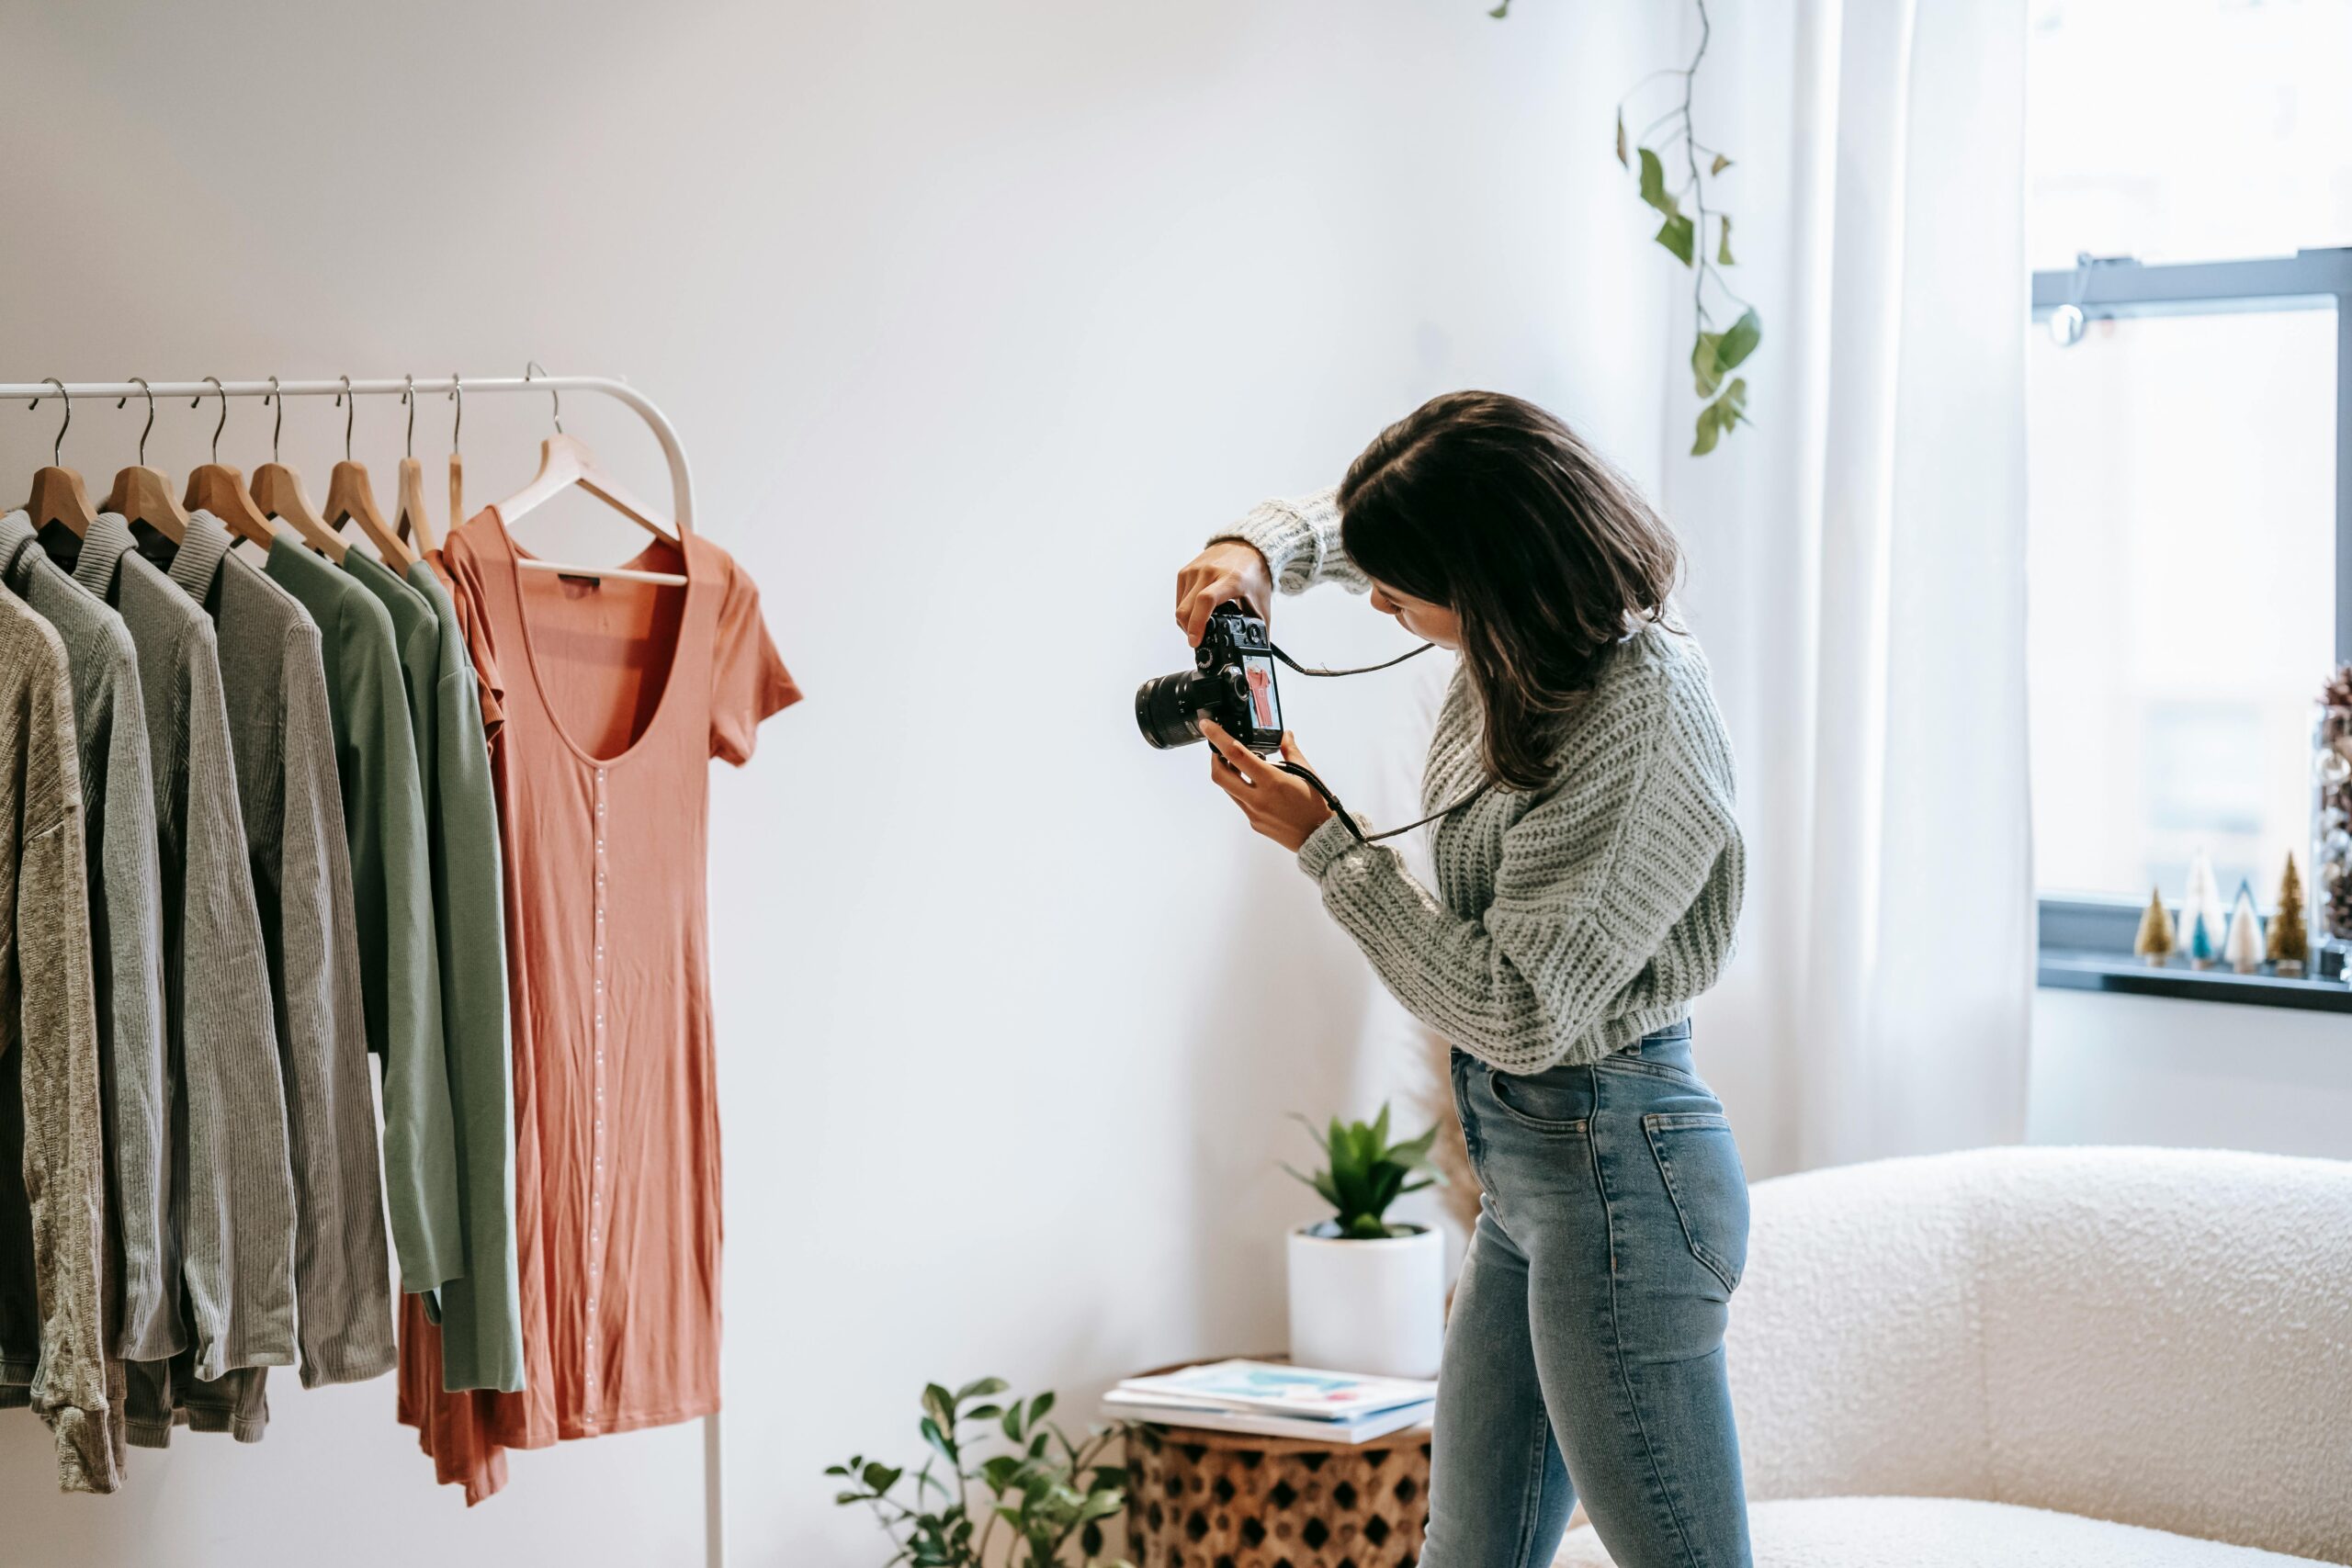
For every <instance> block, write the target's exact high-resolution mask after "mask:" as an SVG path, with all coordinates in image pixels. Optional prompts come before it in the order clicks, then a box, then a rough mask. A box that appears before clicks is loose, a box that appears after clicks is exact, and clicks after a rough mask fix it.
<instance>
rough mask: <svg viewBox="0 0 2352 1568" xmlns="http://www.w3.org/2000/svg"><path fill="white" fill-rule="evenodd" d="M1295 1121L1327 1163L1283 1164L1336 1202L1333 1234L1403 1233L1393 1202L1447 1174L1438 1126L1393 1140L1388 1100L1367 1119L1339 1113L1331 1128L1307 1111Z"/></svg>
mask: <svg viewBox="0 0 2352 1568" xmlns="http://www.w3.org/2000/svg"><path fill="white" fill-rule="evenodd" d="M1296 1120H1297V1122H1298V1123H1299V1125H1300V1126H1302V1127H1305V1128H1306V1131H1307V1132H1308V1134H1311V1135H1312V1136H1313V1137H1314V1139H1315V1142H1316V1144H1317V1146H1319V1147H1320V1148H1321V1149H1322V1151H1323V1161H1324V1163H1323V1166H1322V1168H1320V1169H1318V1170H1317V1171H1316V1172H1315V1174H1313V1175H1312V1176H1310V1175H1308V1174H1307V1173H1306V1172H1305V1171H1303V1170H1300V1169H1299V1168H1297V1167H1295V1166H1293V1165H1289V1164H1284V1165H1283V1169H1284V1170H1287V1171H1289V1172H1290V1173H1291V1174H1292V1175H1293V1176H1295V1177H1296V1178H1298V1179H1300V1180H1301V1181H1304V1182H1306V1184H1307V1185H1308V1186H1309V1187H1312V1188H1314V1189H1315V1190H1316V1191H1317V1192H1318V1193H1320V1194H1321V1195H1322V1198H1323V1201H1325V1202H1326V1203H1329V1204H1330V1205H1331V1219H1330V1227H1331V1229H1330V1234H1332V1235H1339V1236H1343V1237H1345V1238H1346V1239H1348V1240H1350V1241H1378V1240H1381V1239H1382V1238H1384V1237H1386V1236H1391V1235H1397V1234H1398V1233H1397V1231H1395V1230H1394V1229H1392V1228H1391V1227H1390V1226H1389V1224H1388V1221H1387V1218H1386V1216H1387V1213H1388V1205H1389V1204H1391V1203H1394V1202H1395V1201H1397V1199H1399V1198H1402V1197H1404V1196H1405V1195H1406V1194H1407V1193H1408V1192H1419V1190H1421V1189H1423V1188H1425V1187H1435V1186H1437V1185H1439V1184H1440V1183H1441V1182H1442V1181H1444V1179H1445V1173H1444V1172H1442V1171H1441V1170H1440V1169H1438V1168H1437V1162H1436V1160H1435V1159H1434V1158H1433V1157H1432V1156H1431V1154H1430V1150H1431V1149H1432V1148H1433V1147H1434V1146H1435V1145H1436V1143H1437V1134H1438V1130H1437V1129H1436V1128H1435V1127H1431V1128H1430V1130H1429V1131H1428V1132H1426V1133H1423V1134H1421V1135H1420V1136H1419V1137H1418V1138H1408V1139H1406V1140H1405V1141H1404V1142H1403V1143H1401V1144H1392V1143H1390V1142H1389V1141H1388V1107H1387V1106H1385V1105H1383V1106H1382V1107H1381V1108H1380V1114H1379V1115H1378V1116H1377V1117H1375V1118H1374V1120H1372V1121H1371V1122H1341V1121H1340V1119H1339V1118H1338V1117H1336V1116H1334V1117H1332V1118H1331V1127H1330V1131H1329V1132H1328V1133H1327V1132H1320V1131H1317V1128H1316V1125H1315V1123H1314V1122H1309V1121H1308V1120H1307V1119H1306V1117H1304V1116H1301V1117H1298V1118H1297V1119H1296Z"/></svg>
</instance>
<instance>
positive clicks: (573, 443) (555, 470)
mask: <svg viewBox="0 0 2352 1568" xmlns="http://www.w3.org/2000/svg"><path fill="white" fill-rule="evenodd" d="M533 371H537V372H538V374H540V375H542V376H544V375H546V374H547V372H546V371H544V370H539V367H538V364H537V361H533V362H532V364H531V365H530V366H528V367H526V369H525V370H524V373H523V379H525V380H526V381H527V380H529V379H530V378H531V373H532V372H533ZM548 396H549V397H552V398H554V399H555V410H556V412H555V434H553V435H550V436H548V438H547V439H546V440H545V441H542V442H540V443H539V471H538V473H537V476H536V477H535V478H533V479H532V480H531V482H530V483H529V484H526V485H525V486H524V487H523V488H522V489H521V490H519V491H515V493H514V494H513V495H511V496H509V497H507V498H506V499H505V500H504V501H502V502H499V503H498V515H499V517H500V518H501V519H502V520H503V521H505V522H508V523H512V522H514V521H515V519H516V518H517V517H520V516H522V515H523V514H524V513H527V512H529V511H531V510H532V509H533V508H534V507H537V506H539V505H541V504H543V503H545V502H548V501H549V500H550V499H552V498H553V497H555V496H557V495H560V494H561V493H562V492H563V491H567V490H569V489H571V487H572V486H573V485H578V486H579V487H580V488H581V489H582V490H584V491H587V492H588V493H589V494H590V495H593V496H594V497H595V498H596V499H597V500H599V501H601V502H604V503H605V505H607V506H609V507H611V508H612V509H613V510H614V511H616V512H617V513H620V514H621V515H622V516H624V517H626V518H628V520H629V521H630V522H632V523H635V524H636V525H638V526H639V527H640V528H643V529H644V530H645V531H646V532H647V533H649V534H650V535H652V536H654V537H655V538H657V539H660V540H662V542H663V543H665V544H668V545H671V546H673V547H675V548H676V549H677V550H678V552H679V554H680V555H681V556H684V553H685V546H684V544H683V543H681V542H680V540H679V537H678V534H677V531H676V525H674V524H673V523H671V522H669V520H668V519H666V518H664V517H663V516H662V514H661V513H658V512H656V511H655V510H654V509H653V508H651V507H650V506H648V505H646V504H645V502H641V501H639V500H638V499H637V498H636V497H635V496H634V495H632V494H630V493H629V491H628V487H627V486H626V485H624V484H622V483H621V482H620V481H619V480H618V479H614V478H613V477H612V476H611V475H610V474H608V473H606V472H605V469H604V467H603V465H601V464H599V463H598V462H597V461H596V455H595V454H594V452H591V451H590V450H588V447H587V446H586V445H585V444H584V443H582V441H581V440H580V439H579V438H578V437H577V436H571V435H566V434H564V433H563V398H562V396H561V394H560V393H557V392H553V391H550V392H549V393H548ZM520 564H521V565H523V566H524V567H526V568H528V569H529V570H533V571H554V572H560V573H562V574H563V575H564V576H566V577H617V578H624V579H626V580H628V581H631V582H659V583H665V584H667V585H669V586H671V587H684V585H685V581H686V580H685V579H684V577H682V576H680V575H679V574H678V573H676V572H673V571H639V570H635V569H634V568H630V567H618V566H568V565H565V564H563V563H561V562H559V561H551V560H544V559H541V558H538V557H537V556H526V557H524V558H522V559H521V562H520Z"/></svg>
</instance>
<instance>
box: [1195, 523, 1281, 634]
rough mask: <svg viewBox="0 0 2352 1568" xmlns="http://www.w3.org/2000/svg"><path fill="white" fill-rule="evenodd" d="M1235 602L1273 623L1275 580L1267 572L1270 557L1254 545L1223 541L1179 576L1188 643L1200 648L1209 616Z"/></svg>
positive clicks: (1261, 618) (1203, 554)
mask: <svg viewBox="0 0 2352 1568" xmlns="http://www.w3.org/2000/svg"><path fill="white" fill-rule="evenodd" d="M1233 599H1238V600H1239V601H1241V603H1243V604H1247V605H1249V606H1250V613H1251V614H1252V615H1256V616H1257V617H1258V618H1259V619H1260V620H1261V621H1265V622H1267V623H1268V624H1269V625H1271V624H1272V621H1273V614H1272V610H1273V603H1274V580H1273V574H1272V573H1271V572H1269V571H1268V570H1266V558H1265V557H1263V556H1261V555H1260V554H1259V553H1258V549H1257V547H1256V546H1254V545H1245V544H1243V543H1242V542H1241V541H1240V540H1238V539H1219V540H1218V541H1217V542H1216V544H1214V545H1211V546H1210V547H1208V548H1207V549H1204V550H1203V551H1202V552H1201V553H1200V554H1199V555H1196V556H1194V557H1193V558H1192V560H1191V561H1189V562H1188V563H1186V565H1185V567H1184V570H1182V571H1180V572H1178V573H1177V574H1176V624H1177V625H1178V626H1182V627H1183V628H1184V640H1185V641H1186V642H1189V643H1191V644H1192V645H1193V647H1195V648H1198V647H1199V646H1200V644H1201V633H1202V631H1203V630H1204V628H1205V627H1206V626H1208V624H1209V616H1210V615H1212V614H1214V613H1215V611H1216V607H1217V606H1218V605H1219V604H1225V603H1226V602H1227V601H1228V600H1233Z"/></svg>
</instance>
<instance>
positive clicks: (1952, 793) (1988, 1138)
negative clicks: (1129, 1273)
mask: <svg viewBox="0 0 2352 1568" xmlns="http://www.w3.org/2000/svg"><path fill="white" fill-rule="evenodd" d="M1713 10H1714V11H1715V12H1716V13H1717V22H1718V29H1717V36H1716V40H1715V43H1716V48H1715V49H1714V50H1713V51H1711V52H1710V55H1709V58H1708V62H1707V64H1706V66H1705V68H1704V70H1703V72H1702V74H1701V76H1700V78H1699V91H1698V99H1699V104H1700V115H1701V120H1700V135H1701V139H1702V141H1707V142H1709V143H1711V144H1713V145H1718V146H1722V147H1723V148H1724V150H1725V151H1726V152H1731V153H1732V154H1733V155H1734V156H1735V157H1736V158H1738V159H1740V160H1741V161H1740V163H1739V164H1737V165H1736V170H1735V174H1733V175H1725V177H1724V181H1723V184H1722V186H1721V191H1720V194H1719V196H1718V197H1717V199H1719V200H1721V201H1722V202H1723V203H1724V204H1725V205H1726V206H1727V207H1728V208H1729V209H1731V210H1732V211H1734V212H1735V213H1736V214H1737V215H1738V216H1739V222H1738V230H1739V233H1740V234H1741V235H1743V236H1752V237H1753V238H1754V242H1755V243H1752V244H1751V245H1750V246H1749V247H1747V250H1746V251H1745V252H1744V253H1743V254H1742V257H1741V264H1742V265H1740V266H1738V267H1736V268H1735V269H1733V282H1734V285H1735V287H1738V288H1741V289H1742V291H1743V292H1744V293H1747V294H1748V295H1749V297H1750V298H1752V299H1756V301H1757V303H1758V307H1759V310H1760V311H1761V313H1762V315H1763V317H1764V322H1765V333H1766V335H1765V345H1764V348H1763V349H1762V350H1761V351H1760V352H1759V354H1758V357H1757V359H1756V360H1755V361H1754V368H1753V372H1752V374H1751V375H1750V382H1751V387H1752V389H1753V390H1752V394H1751V399H1752V405H1753V407H1754V410H1755V414H1756V419H1757V425H1756V427H1755V428H1752V429H1744V430H1741V431H1739V432H1737V433H1736V434H1734V435H1733V436H1732V437H1731V438H1730V439H1729V440H1727V441H1726V442H1725V443H1724V446H1721V447H1720V448H1718V449H1717V451H1716V452H1715V453H1714V454H1713V455H1712V456H1710V457H1703V458H1692V457H1684V456H1681V455H1680V454H1681V453H1683V452H1684V451H1686V450H1687V448H1688V446H1689V443H1690V437H1689V430H1690V423H1691V416H1692V413H1693V411H1694V407H1695V405H1694V404H1693V402H1692V400H1691V397H1690V388H1689V387H1688V386H1687V384H1686V385H1681V386H1678V387H1673V388H1670V389H1669V406H1668V413H1667V420H1668V433H1667V434H1668V452H1669V453H1670V454H1672V456H1669V457H1668V459H1667V462H1666V464H1665V468H1666V476H1665V500H1666V503H1667V506H1668V511H1669V513H1671V515H1672V516H1673V517H1674V518H1675V520H1676V522H1677V524H1678V525H1679V527H1680V528H1681V529H1682V531H1683V533H1684V536H1685V537H1686V540H1687V541H1688V542H1689V544H1690V546H1691V557H1692V559H1691V581H1690V585H1689V589H1688V592H1687V595H1686V602H1685V603H1686V609H1687V612H1688V614H1689V615H1690V617H1691V622H1692V624H1693V627H1694V629H1695V630H1696V631H1697V632H1698V633H1699V635H1700V637H1702V640H1703V641H1704V642H1705V643H1706V645H1707V647H1708V649H1709V650H1710V653H1711V655H1712V657H1713V662H1714V667H1715V671H1716V674H1717V680H1718V688H1719V691H1720V692H1721V694H1722V695H1723V698H1724V705H1725V707H1726V710H1727V712H1728V713H1729V714H1730V716H1731V720H1732V724H1733V728H1734V735H1735V741H1736V745H1737V746H1738V748H1739V752H1740V761H1741V764H1742V815H1743V818H1744V819H1745V822H1746V828H1747V835H1748V840H1749V844H1750V849H1751V856H1752V859H1751V865H1752V872H1751V880H1750V887H1749V893H1750V897H1749V903H1748V907H1747V917H1746V919H1745V920H1744V922H1743V939H1742V945H1743V954H1742V957H1741V960H1740V961H1739V963H1738V964H1736V966H1735V972H1734V974H1733V976H1731V977H1730V978H1729V979H1728V980H1727V982H1726V984H1725V985H1724V987H1722V988H1721V989H1720V990H1719V992H1718V993H1717V994H1716V995H1715V996H1713V997H1712V998H1709V1000H1708V1001H1707V1003H1705V1004H1703V1006H1702V1012H1701V1016H1700V1024H1701V1030H1702V1043H1701V1044H1700V1051H1701V1054H1702V1066H1703V1067H1704V1069H1705V1070H1706V1072H1707V1074H1708V1076H1709V1077H1710V1079H1711V1080H1712V1081H1714V1082H1715V1083H1716V1084H1717V1086H1718V1088H1719V1089H1721V1090H1722V1091H1723V1092H1724V1098H1725V1100H1726V1101H1727V1103H1728V1104H1729V1105H1730V1107H1731V1110H1732V1113H1733V1115H1734V1118H1735V1121H1736V1123H1737V1124H1738V1125H1739V1126H1740V1128H1741V1131H1742V1134H1743V1139H1744V1141H1745V1142H1746V1144H1747V1146H1748V1148H1749V1160H1750V1167H1751V1173H1752V1174H1755V1175H1763V1174H1767V1173H1769V1172H1770V1171H1772V1170H1779V1169H1789V1168H1802V1167H1808V1166H1815V1165H1825V1164H1836V1163H1843V1162H1847V1161H1850V1160H1856V1159H1865V1158H1871V1157H1875V1156H1882V1155H1889V1154H1905V1153H1917V1152H1926V1151H1931V1150H1938V1149H1945V1148H1953V1147H1962V1146H1967V1145H1979V1144H1988V1143H2000V1142H2010V1141H2015V1140H2017V1139H2018V1138H2019V1137H2021V1136H2022V1135H2023V1133H2024V1127H2025V1108H2026V1107H2025V1100H2026V1063H2027V1045H2028V1030H2029V1023H2030V1001H2031V987H2032V983H2033V969H2032V950H2031V949H2032V932H2033V914H2032V896H2033V893H2032V883H2031V866H2030V816H2029V811H2028V800H2027V775H2026V727H2025V578H2024V559H2025V548H2024V526H2025V450H2024V443H2025V425H2024V380H2023V349H2024V333H2025V331H2026V321H2027V306H2028V287H2029V279H2028V276H2027V270H2026V262H2025V248H2024V243H2023V207H2024V189H2025V183H2024V166H2023V165H2024V137H2023V130H2024V127H2023V117H2024V96H2025V95H2024V72H2025V25H2026V24H2025V14H2024V12H2025V7H2024V4H2023V0H1851V3H1849V4H1844V5H1840V4H1838V0H1781V3H1779V4H1772V3H1762V4H1757V5H1753V6H1742V5H1739V4H1737V0H1734V4H1732V5H1730V6H1725V5H1724V4H1722V3H1721V0H1718V3H1717V4H1716V5H1715V6H1713ZM1724 13H1730V14H1728V15H1725V14H1724ZM1711 103H1713V104H1716V105H1718V106H1719V109H1720V116H1721V118H1720V119H1719V120H1717V119H1715V118H1714V117H1713V116H1712V115H1711V114H1710V110H1709V107H1708V106H1709V105H1710V104H1711ZM1711 120H1713V125H1712V127H1711ZM1711 129H1712V130H1713V134H1710V130H1711ZM1718 324H1721V323H1720V322H1718ZM1676 341H1677V343H1678V344H1687V343H1688V342H1689V322H1688V317H1687V313H1686V316H1685V318H1684V320H1683V321H1679V322H1678V323H1677V339H1676Z"/></svg>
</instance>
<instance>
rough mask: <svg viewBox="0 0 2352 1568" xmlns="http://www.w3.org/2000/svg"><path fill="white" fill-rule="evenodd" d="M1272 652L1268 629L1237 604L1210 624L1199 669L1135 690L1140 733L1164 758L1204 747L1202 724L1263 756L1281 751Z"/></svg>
mask: <svg viewBox="0 0 2352 1568" xmlns="http://www.w3.org/2000/svg"><path fill="white" fill-rule="evenodd" d="M1273 650H1274V645H1273V640H1272V638H1271V637H1268V636H1267V635H1266V623H1265V622H1264V621H1261V620H1260V619H1259V618H1258V617H1257V616H1255V615H1251V614H1250V612H1249V611H1248V609H1246V608H1245V607H1243V606H1242V605H1239V604H1219V605H1218V606H1217V607H1216V611H1215V612H1214V613H1213V614H1211V615H1210V616H1209V624H1208V627H1207V629H1206V630H1204V631H1203V632H1202V633H1201V645H1200V647H1199V648H1198V649H1194V650H1193V668H1192V669H1190V670H1180V671H1177V672H1176V673H1175V674H1173V675H1161V676H1159V677H1156V678H1155V679H1153V680H1149V681H1146V682H1144V683H1143V684H1142V685H1140V686H1138V687H1136V728H1138V729H1140V730H1142V731H1143V738H1144V739H1146V740H1148V741H1150V742H1151V743H1152V744H1153V745H1154V746H1158V747H1159V748H1161V749H1162V750H1166V749H1167V748H1170V747H1173V746H1189V745H1191V744H1192V743H1193V741H1195V740H1198V739H1201V738H1202V737H1201V720H1202V719H1203V718H1204V717H1206V718H1211V719H1215V720H1216V722H1217V724H1218V725H1219V726H1220V727H1222V728H1224V730H1225V732H1226V733H1227V735H1230V736H1232V737H1233V738H1234V739H1236V740H1238V741H1239V742H1241V744H1243V745H1244V746H1247V747H1248V748H1250V750H1252V751H1255V752H1257V753H1258V754H1259V755H1261V756H1266V755H1270V754H1272V752H1274V751H1277V750H1281V749H1282V743H1283V703H1282V694H1281V693H1280V692H1278V691H1277V690H1276V689H1275V686H1274V651H1273Z"/></svg>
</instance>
